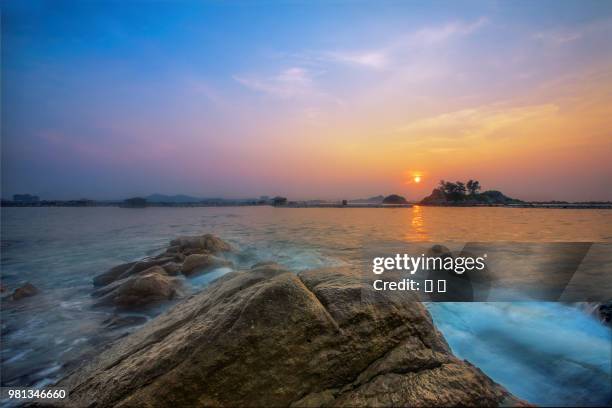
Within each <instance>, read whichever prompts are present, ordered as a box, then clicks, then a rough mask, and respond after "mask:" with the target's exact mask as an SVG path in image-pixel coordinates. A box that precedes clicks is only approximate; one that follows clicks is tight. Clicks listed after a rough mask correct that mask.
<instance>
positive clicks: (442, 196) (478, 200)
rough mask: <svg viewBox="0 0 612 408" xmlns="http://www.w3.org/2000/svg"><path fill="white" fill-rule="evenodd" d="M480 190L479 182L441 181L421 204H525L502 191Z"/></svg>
mask: <svg viewBox="0 0 612 408" xmlns="http://www.w3.org/2000/svg"><path fill="white" fill-rule="evenodd" d="M480 190H481V186H480V182H479V181H478V180H469V181H467V182H466V183H464V182H461V181H456V182H454V183H453V182H450V181H444V180H440V184H438V187H437V188H434V189H433V191H432V192H431V194H430V195H428V196H427V197H425V198H423V199H422V200H421V202H420V203H419V204H422V205H464V206H473V205H510V204H525V203H524V202H523V201H521V200H518V199H516V198H510V197H508V196H506V195H505V194H503V193H502V192H501V191H497V190H487V191H484V192H482V193H481V192H480Z"/></svg>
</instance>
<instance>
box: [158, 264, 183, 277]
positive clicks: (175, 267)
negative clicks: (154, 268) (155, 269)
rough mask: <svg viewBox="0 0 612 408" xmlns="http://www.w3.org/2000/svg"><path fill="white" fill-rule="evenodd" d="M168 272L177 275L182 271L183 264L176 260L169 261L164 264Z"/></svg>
mask: <svg viewBox="0 0 612 408" xmlns="http://www.w3.org/2000/svg"><path fill="white" fill-rule="evenodd" d="M162 267H163V268H164V270H165V271H166V273H167V274H168V275H170V276H176V275H178V274H180V273H181V264H179V263H176V262H168V263H167V264H164V265H162Z"/></svg>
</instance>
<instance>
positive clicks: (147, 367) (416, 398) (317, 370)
mask: <svg viewBox="0 0 612 408" xmlns="http://www.w3.org/2000/svg"><path fill="white" fill-rule="evenodd" d="M147 276H148V275H147ZM165 278H166V279H172V278H169V277H165ZM139 279H142V278H139ZM56 387H66V388H67V389H68V399H67V400H63V401H57V402H53V404H58V405H59V404H61V405H64V406H71V407H82V406H87V407H106V406H116V407H134V406H138V407H166V406H177V407H181V406H319V405H323V404H325V405H327V406H351V407H354V406H391V405H393V406H416V405H418V406H423V405H425V406H431V405H440V406H450V405H453V406H454V405H462V406H465V405H467V406H474V405H478V406H498V405H500V404H505V405H521V404H523V402H522V401H520V400H518V399H516V398H515V397H513V396H512V395H511V394H509V393H508V391H506V390H505V389H504V388H502V387H501V386H499V385H498V384H496V383H494V382H493V381H492V380H491V379H489V378H488V377H487V376H486V375H484V374H483V373H482V372H481V371H480V370H478V369H477V368H475V367H473V366H472V365H471V364H469V363H467V362H465V361H462V360H459V359H457V358H456V357H454V356H453V355H452V353H451V352H450V350H449V347H448V345H447V344H446V342H445V340H444V338H443V337H442V335H441V334H440V333H439V332H438V331H437V330H436V329H435V327H434V325H433V323H432V320H431V317H430V315H429V313H428V312H427V310H426V309H425V307H424V306H423V305H422V304H421V303H419V302H415V301H414V298H411V297H410V295H409V294H406V293H399V292H380V291H374V290H373V289H372V288H371V287H370V286H362V283H361V280H360V274H359V272H358V271H353V270H349V269H340V268H336V269H324V270H316V271H307V272H303V273H300V274H299V275H296V274H293V273H291V272H289V271H286V270H284V269H283V268H282V267H280V266H278V265H274V264H260V265H258V266H256V267H254V268H253V269H251V270H250V271H246V272H230V273H228V274H226V275H224V276H222V277H221V278H219V279H217V280H216V281H215V282H213V283H212V284H211V285H210V286H209V287H208V288H207V289H205V290H203V291H202V292H200V293H198V294H196V295H193V296H191V297H189V298H187V299H185V300H184V301H182V302H181V303H179V304H177V305H176V306H175V307H173V308H172V309H170V310H169V311H167V312H166V313H164V314H162V315H160V316H158V317H157V318H156V319H154V320H152V321H151V322H149V323H148V324H147V325H145V326H143V327H142V328H141V329H139V330H138V331H136V332H135V333H132V334H131V335H129V336H126V337H125V338H123V339H121V340H119V341H118V342H116V343H115V344H113V345H112V346H111V347H110V348H109V349H107V350H105V351H103V352H101V353H100V355H99V356H98V358H96V359H95V360H94V361H92V362H90V363H89V365H87V366H84V367H81V368H80V369H78V370H77V371H75V372H73V373H72V374H71V375H69V376H68V377H66V378H64V379H63V380H61V381H60V382H59V383H58V384H56Z"/></svg>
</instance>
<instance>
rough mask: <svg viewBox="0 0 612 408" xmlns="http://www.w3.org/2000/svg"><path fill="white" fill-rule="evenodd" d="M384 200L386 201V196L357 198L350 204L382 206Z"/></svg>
mask: <svg viewBox="0 0 612 408" xmlns="http://www.w3.org/2000/svg"><path fill="white" fill-rule="evenodd" d="M384 199H385V196H383V195H377V196H374V197H370V198H357V199H355V200H349V202H351V203H355V204H381V203H382V202H383V200H384Z"/></svg>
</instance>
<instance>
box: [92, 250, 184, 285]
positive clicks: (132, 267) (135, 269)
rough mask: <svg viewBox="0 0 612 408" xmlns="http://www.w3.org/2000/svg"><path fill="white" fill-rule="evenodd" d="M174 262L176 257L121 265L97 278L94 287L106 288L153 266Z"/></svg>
mask: <svg viewBox="0 0 612 408" xmlns="http://www.w3.org/2000/svg"><path fill="white" fill-rule="evenodd" d="M172 261H174V257H167V256H164V257H160V258H155V259H145V260H142V261H137V262H129V263H125V264H121V265H118V266H115V267H114V268H111V269H109V270H108V271H107V272H105V273H103V274H101V275H98V276H96V277H95V278H94V279H93V284H94V286H105V285H108V284H109V283H112V282H114V281H117V280H120V279H124V278H127V277H128V276H131V275H135V274H137V273H139V272H142V271H145V270H147V269H149V268H150V267H152V266H156V265H163V264H166V263H168V262H172Z"/></svg>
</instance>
